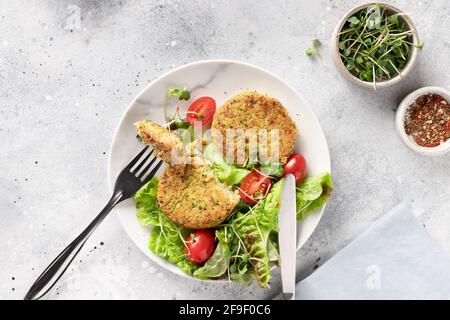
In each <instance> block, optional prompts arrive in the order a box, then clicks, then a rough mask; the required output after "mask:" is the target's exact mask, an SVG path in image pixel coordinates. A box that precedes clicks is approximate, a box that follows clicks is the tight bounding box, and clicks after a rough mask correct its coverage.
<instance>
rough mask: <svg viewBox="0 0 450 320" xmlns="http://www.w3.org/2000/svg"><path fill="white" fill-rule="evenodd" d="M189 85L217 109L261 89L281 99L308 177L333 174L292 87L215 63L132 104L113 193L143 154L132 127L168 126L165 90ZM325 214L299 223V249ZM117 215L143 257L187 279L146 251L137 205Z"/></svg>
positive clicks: (160, 83)
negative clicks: (128, 167)
mask: <svg viewBox="0 0 450 320" xmlns="http://www.w3.org/2000/svg"><path fill="white" fill-rule="evenodd" d="M185 84H186V85H188V87H189V89H190V91H191V100H190V101H194V100H195V99H197V98H199V97H201V96H205V95H208V96H211V97H213V98H214V99H215V100H216V102H217V105H218V106H220V105H221V104H222V103H223V102H224V101H225V100H227V99H228V98H230V97H232V96H233V95H235V94H237V93H239V92H241V91H244V90H257V91H260V92H263V93H267V94H268V95H270V96H272V97H275V98H277V99H279V100H280V102H281V103H282V104H283V105H284V106H285V107H286V109H287V110H288V112H289V114H290V116H291V117H292V119H293V120H294V122H295V123H296V125H297V127H298V129H299V135H298V136H297V141H296V146H295V151H296V152H300V153H302V154H303V155H304V156H305V158H306V161H307V162H308V175H310V176H312V175H317V174H320V173H323V172H326V171H331V168H330V155H329V151H328V145H327V141H326V139H325V135H324V133H323V131H322V128H321V126H320V124H319V121H318V120H317V118H316V117H315V115H314V113H313V111H312V110H311V108H310V107H309V106H308V104H307V103H306V101H305V100H304V99H303V98H302V97H301V96H300V95H299V94H298V93H297V92H296V91H295V90H294V89H293V88H292V87H290V86H289V85H288V84H286V83H285V82H284V81H283V80H281V79H280V78H278V77H277V76H275V75H274V74H272V73H270V72H268V71H266V70H264V69H261V68H259V67H256V66H254V65H250V64H247V63H242V62H237V61H229V60H211V61H200V62H195V63H191V64H188V65H185V66H181V67H179V68H176V69H174V70H172V71H170V72H168V73H166V74H164V75H163V76H161V77H160V78H158V79H156V80H154V81H153V82H152V83H150V84H149V85H148V86H147V87H146V88H145V89H144V90H143V91H142V92H141V93H139V95H138V96H137V97H136V98H135V99H134V100H133V101H132V102H131V104H130V105H129V106H128V109H127V110H126V112H125V114H124V115H123V117H122V119H121V120H120V123H119V126H118V128H117V129H116V132H115V135H114V138H113V141H112V145H111V150H110V158H109V169H108V173H109V178H108V179H109V186H110V190H111V191H112V190H113V187H114V182H115V179H116V177H117V175H118V174H119V172H120V171H121V170H122V168H123V167H124V166H125V165H126V164H127V163H128V162H129V161H130V159H132V158H133V157H134V156H135V155H136V154H137V153H138V152H139V150H141V149H142V144H141V143H139V142H138V141H137V139H136V128H135V127H134V125H133V123H134V122H136V121H137V120H141V119H150V120H153V121H155V122H157V123H164V122H165V121H164V116H163V107H162V101H163V98H164V95H165V92H166V90H167V89H168V88H170V87H174V86H183V85H185ZM183 107H185V108H186V107H187V106H183ZM181 111H182V112H183V111H184V110H181ZM162 169H163V168H161V170H162ZM323 211H324V208H321V209H318V210H316V211H315V212H313V213H312V214H310V215H309V216H308V217H306V219H304V220H303V221H301V222H298V225H297V230H298V234H297V248H300V247H301V246H302V245H303V244H304V243H305V242H306V240H308V238H309V237H310V236H311V234H312V233H313V231H314V229H315V228H316V226H317V224H318V223H319V220H320V217H321V216H322V213H323ZM116 213H117V215H118V218H119V220H120V223H121V224H122V226H123V227H124V229H125V231H126V232H127V234H128V235H129V237H130V238H131V239H132V241H133V242H134V243H135V244H136V245H137V247H138V248H139V249H141V250H142V252H143V253H144V254H146V255H147V256H148V257H149V258H150V259H151V260H153V261H155V262H156V263H158V264H159V265H160V266H162V267H163V268H165V269H168V270H170V271H172V272H173V273H176V274H178V275H181V276H188V275H187V274H185V273H184V272H182V271H181V270H180V269H179V268H178V267H177V266H174V265H172V264H170V263H169V262H167V261H166V260H164V259H161V258H159V257H157V256H156V255H154V254H153V253H152V252H151V251H150V250H149V249H148V238H149V235H150V232H151V228H149V227H143V226H141V225H139V223H138V222H137V219H136V207H135V205H134V202H133V200H127V201H124V202H122V203H121V204H119V205H118V206H117V208H116ZM192 279H194V278H192Z"/></svg>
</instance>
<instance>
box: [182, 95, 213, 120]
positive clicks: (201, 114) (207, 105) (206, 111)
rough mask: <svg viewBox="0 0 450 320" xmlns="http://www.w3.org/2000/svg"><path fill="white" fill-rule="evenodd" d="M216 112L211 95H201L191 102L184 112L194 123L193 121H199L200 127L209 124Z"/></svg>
mask: <svg viewBox="0 0 450 320" xmlns="http://www.w3.org/2000/svg"><path fill="white" fill-rule="evenodd" d="M215 113H216V101H215V100H214V99H213V98H211V97H201V98H198V99H197V100H195V101H194V102H192V104H191V105H190V106H189V108H188V111H187V112H186V119H187V121H189V123H190V124H192V125H194V122H195V121H201V123H202V127H207V126H209V125H211V123H212V120H213V118H214V114H215Z"/></svg>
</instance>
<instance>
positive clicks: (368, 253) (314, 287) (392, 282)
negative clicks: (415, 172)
mask: <svg viewBox="0 0 450 320" xmlns="http://www.w3.org/2000/svg"><path fill="white" fill-rule="evenodd" d="M296 296H297V299H402V300H405V299H450V259H449V257H447V256H446V255H445V253H444V252H443V251H442V249H441V248H439V246H438V244H437V243H436V242H435V241H434V240H433V239H432V238H431V237H430V236H429V235H428V233H427V232H426V231H425V229H424V228H423V227H422V225H421V224H420V222H419V221H418V220H417V219H416V217H415V216H414V215H413V214H411V212H410V209H409V208H408V206H407V205H405V204H400V205H398V206H397V207H395V208H394V209H392V210H391V211H390V212H388V213H387V214H386V215H384V216H383V217H382V218H381V219H379V220H378V221H377V222H376V223H375V224H374V225H372V226H371V227H369V229H368V230H366V231H365V232H364V233H363V234H362V235H360V236H359V237H357V238H356V239H355V240H354V241H352V242H351V243H350V244H349V245H348V246H347V247H345V248H344V249H343V250H341V251H340V252H338V253H337V254H336V255H335V256H334V257H332V258H331V259H330V260H329V261H327V262H326V263H325V264H324V265H323V266H322V267H320V268H319V269H318V270H317V271H316V272H314V273H313V274H312V275H310V276H309V277H308V278H306V279H305V280H303V281H301V282H300V283H298V284H297V287H296Z"/></svg>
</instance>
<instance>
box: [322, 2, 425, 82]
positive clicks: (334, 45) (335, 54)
mask: <svg viewBox="0 0 450 320" xmlns="http://www.w3.org/2000/svg"><path fill="white" fill-rule="evenodd" d="M378 3H379V2H378ZM375 4H376V2H372V3H366V4H363V5H358V6H356V7H354V8H353V9H351V10H349V11H348V12H347V13H346V14H344V16H343V17H342V18H341V19H340V20H339V22H338V24H337V25H336V27H335V29H334V31H333V34H332V36H331V47H330V48H331V54H332V58H333V61H334V63H335V65H336V67H337V69H338V70H339V71H340V72H341V73H342V74H343V75H344V76H345V77H346V78H347V79H349V80H350V81H351V82H353V83H355V84H357V85H360V86H362V87H365V88H372V89H378V88H385V87H389V86H392V85H394V84H396V83H399V82H400V81H401V80H403V79H404V78H405V77H406V76H407V74H409V73H410V72H411V70H412V69H413V68H414V66H415V65H416V61H417V56H418V54H419V51H420V49H418V48H417V47H415V46H411V55H410V59H409V61H408V63H407V64H406V65H405V67H404V68H403V69H402V70H401V71H400V74H398V75H396V76H395V77H393V78H391V79H388V80H384V81H380V82H376V83H375V87H374V84H373V83H372V82H367V81H363V80H361V79H359V78H358V77H355V76H354V75H353V74H352V73H351V72H350V71H349V70H348V69H347V68H346V67H345V65H344V62H343V61H342V59H341V57H340V55H339V33H340V32H341V29H342V27H343V26H344V24H345V23H346V22H347V19H348V18H350V17H351V16H352V15H354V14H355V13H356V12H358V11H360V10H362V9H365V8H368V7H370V6H373V5H375ZM380 4H382V5H383V6H384V7H386V8H388V9H389V10H390V11H392V12H396V13H402V16H401V17H402V19H403V20H404V21H405V22H406V23H407V24H408V26H409V28H410V29H411V30H412V32H413V36H412V40H413V42H412V43H414V44H415V45H419V36H418V34H417V29H416V27H415V25H414V23H413V22H412V20H411V18H410V17H409V16H408V15H407V14H404V13H403V11H401V10H400V9H397V8H396V7H393V6H391V5H389V4H386V3H380Z"/></svg>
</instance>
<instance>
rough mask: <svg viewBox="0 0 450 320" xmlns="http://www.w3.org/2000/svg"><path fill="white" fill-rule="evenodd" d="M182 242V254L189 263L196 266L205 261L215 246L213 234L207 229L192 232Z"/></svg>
mask: <svg viewBox="0 0 450 320" xmlns="http://www.w3.org/2000/svg"><path fill="white" fill-rule="evenodd" d="M184 241H185V243H186V246H185V247H184V254H185V255H186V256H187V258H188V260H189V261H191V262H193V263H197V264H200V263H203V262H205V261H207V260H208V259H209V257H210V256H211V255H212V254H213V252H214V247H215V246H216V241H215V237H214V233H213V232H212V231H211V230H208V229H197V230H192V232H191V233H190V234H189V235H188V236H187V237H186V239H185V240H184Z"/></svg>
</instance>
